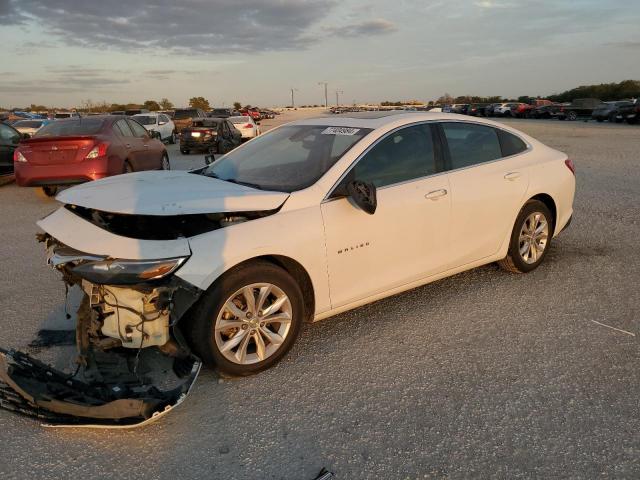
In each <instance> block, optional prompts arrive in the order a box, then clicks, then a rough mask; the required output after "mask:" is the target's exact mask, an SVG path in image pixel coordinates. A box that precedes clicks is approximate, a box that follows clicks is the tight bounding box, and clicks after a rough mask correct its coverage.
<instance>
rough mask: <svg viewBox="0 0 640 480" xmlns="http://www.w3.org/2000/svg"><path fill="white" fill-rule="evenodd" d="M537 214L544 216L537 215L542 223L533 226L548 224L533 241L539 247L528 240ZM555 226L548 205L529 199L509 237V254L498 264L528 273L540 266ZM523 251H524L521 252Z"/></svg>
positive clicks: (516, 271)
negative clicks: (536, 246) (535, 246)
mask: <svg viewBox="0 0 640 480" xmlns="http://www.w3.org/2000/svg"><path fill="white" fill-rule="evenodd" d="M536 215H539V216H541V217H542V218H541V217H537V220H538V221H539V222H540V223H536V224H533V226H537V227H538V228H540V227H541V226H542V223H543V222H544V224H545V225H546V230H545V229H542V231H541V233H540V234H538V239H537V240H536V239H535V237H534V240H533V241H534V242H536V243H537V245H538V248H534V247H533V246H532V244H531V243H530V241H528V240H527V239H528V238H530V235H529V232H530V228H531V226H532V221H534V219H536ZM553 228H554V219H553V216H552V215H551V212H550V211H549V209H548V208H547V206H546V205H545V204H544V203H542V202H540V201H538V200H529V201H528V202H527V203H525V204H524V206H523V207H522V209H521V210H520V213H519V214H518V218H516V222H515V224H514V226H513V231H512V232H511V238H510V239H509V249H508V250H507V256H506V257H505V258H503V259H502V260H500V261H499V262H498V265H500V267H502V268H503V269H504V270H506V271H508V272H513V273H528V272H531V271H532V270H535V269H536V268H538V267H539V266H540V264H541V263H542V261H543V260H544V258H545V257H546V256H547V252H548V251H549V248H550V247H551V239H552V237H553ZM525 232H526V233H525ZM523 238H524V241H523ZM542 241H543V242H542ZM527 244H528V245H527ZM541 245H542V246H543V248H542V250H540V248H539V247H540V246H541ZM527 247H529V248H527ZM523 251H524V253H521V252H523Z"/></svg>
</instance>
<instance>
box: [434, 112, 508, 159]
mask: <svg viewBox="0 0 640 480" xmlns="http://www.w3.org/2000/svg"><path fill="white" fill-rule="evenodd" d="M442 129H443V130H444V135H445V138H446V139H447V144H448V145H449V153H450V155H451V168H452V169H456V168H464V167H470V166H472V165H477V164H479V163H484V162H490V161H492V160H496V159H498V158H501V157H502V150H501V149H500V141H499V140H498V134H497V133H496V131H495V129H493V128H491V127H488V126H485V125H478V124H473V123H442Z"/></svg>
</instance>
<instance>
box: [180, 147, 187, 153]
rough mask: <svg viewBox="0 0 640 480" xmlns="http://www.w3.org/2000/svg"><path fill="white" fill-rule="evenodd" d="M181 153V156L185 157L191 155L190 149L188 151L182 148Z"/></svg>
mask: <svg viewBox="0 0 640 480" xmlns="http://www.w3.org/2000/svg"><path fill="white" fill-rule="evenodd" d="M180 153H181V154H183V155H189V149H187V148H181V149H180Z"/></svg>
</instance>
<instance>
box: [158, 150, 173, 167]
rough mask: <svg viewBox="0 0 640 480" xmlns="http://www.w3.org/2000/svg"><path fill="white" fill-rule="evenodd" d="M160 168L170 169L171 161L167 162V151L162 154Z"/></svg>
mask: <svg viewBox="0 0 640 480" xmlns="http://www.w3.org/2000/svg"><path fill="white" fill-rule="evenodd" d="M160 170H171V163H170V162H169V155H167V152H164V153H163V154H162V160H160Z"/></svg>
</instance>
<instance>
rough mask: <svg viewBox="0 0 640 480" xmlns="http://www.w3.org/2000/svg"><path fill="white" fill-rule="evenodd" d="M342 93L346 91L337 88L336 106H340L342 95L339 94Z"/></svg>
mask: <svg viewBox="0 0 640 480" xmlns="http://www.w3.org/2000/svg"><path fill="white" fill-rule="evenodd" d="M341 93H344V92H343V91H342V90H336V107H339V106H340V97H339V95H340V94H341Z"/></svg>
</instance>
